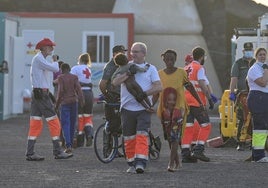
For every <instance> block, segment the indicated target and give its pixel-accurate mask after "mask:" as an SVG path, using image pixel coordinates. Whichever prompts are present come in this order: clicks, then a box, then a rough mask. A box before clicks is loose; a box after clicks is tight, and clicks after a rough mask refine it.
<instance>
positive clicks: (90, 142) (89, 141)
mask: <svg viewBox="0 0 268 188" xmlns="http://www.w3.org/2000/svg"><path fill="white" fill-rule="evenodd" d="M92 140H93V139H92V137H88V138H87V143H86V146H87V147H90V146H92Z"/></svg>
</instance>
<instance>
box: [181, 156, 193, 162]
mask: <svg viewBox="0 0 268 188" xmlns="http://www.w3.org/2000/svg"><path fill="white" fill-rule="evenodd" d="M181 162H183V163H197V159H196V158H194V157H191V156H188V157H183V158H182V160H181Z"/></svg>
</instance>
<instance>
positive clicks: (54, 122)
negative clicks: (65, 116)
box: [47, 118, 61, 138]
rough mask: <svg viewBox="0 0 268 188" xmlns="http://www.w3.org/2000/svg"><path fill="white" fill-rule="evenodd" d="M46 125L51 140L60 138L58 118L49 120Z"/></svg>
mask: <svg viewBox="0 0 268 188" xmlns="http://www.w3.org/2000/svg"><path fill="white" fill-rule="evenodd" d="M47 124H48V129H49V132H50V136H51V137H52V138H53V137H55V136H60V132H61V126H60V121H59V119H58V118H56V119H51V120H49V121H48V122H47Z"/></svg>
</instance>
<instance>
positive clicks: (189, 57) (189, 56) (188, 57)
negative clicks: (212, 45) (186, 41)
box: [184, 54, 194, 63]
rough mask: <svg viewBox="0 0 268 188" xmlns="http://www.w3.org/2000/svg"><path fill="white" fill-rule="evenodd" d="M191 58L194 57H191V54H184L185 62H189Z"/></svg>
mask: <svg viewBox="0 0 268 188" xmlns="http://www.w3.org/2000/svg"><path fill="white" fill-rule="evenodd" d="M193 60H194V59H193V56H192V54H188V55H186V56H185V59H184V61H185V62H187V63H191V62H192V61H193Z"/></svg>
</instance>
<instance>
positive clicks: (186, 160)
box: [181, 148, 197, 163]
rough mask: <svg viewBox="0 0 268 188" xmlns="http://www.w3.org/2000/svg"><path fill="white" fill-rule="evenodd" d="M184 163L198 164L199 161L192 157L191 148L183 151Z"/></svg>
mask: <svg viewBox="0 0 268 188" xmlns="http://www.w3.org/2000/svg"><path fill="white" fill-rule="evenodd" d="M181 155H182V162H183V163H196V162H197V159H196V158H194V157H192V156H191V152H190V149H189V148H182V149H181Z"/></svg>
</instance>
